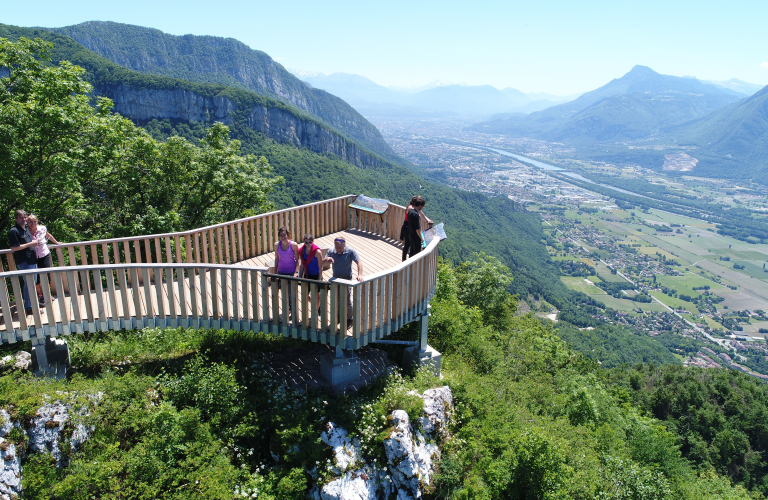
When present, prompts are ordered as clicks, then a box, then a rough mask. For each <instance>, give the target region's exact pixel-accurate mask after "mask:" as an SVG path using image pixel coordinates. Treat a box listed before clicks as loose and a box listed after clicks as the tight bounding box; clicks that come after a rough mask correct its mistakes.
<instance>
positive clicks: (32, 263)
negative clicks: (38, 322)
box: [8, 210, 38, 314]
mask: <svg viewBox="0 0 768 500" xmlns="http://www.w3.org/2000/svg"><path fill="white" fill-rule="evenodd" d="M14 217H15V218H16V225H15V226H13V227H12V228H11V230H10V231H8V243H9V245H10V247H11V250H13V260H14V261H15V262H16V268H17V269H21V270H26V269H37V255H36V254H35V245H37V244H38V241H37V240H36V239H35V238H34V236H32V233H31V232H30V231H29V227H27V212H25V211H24V210H16V212H15V213H14ZM28 278H29V276H24V287H23V288H22V289H21V295H22V296H23V297H24V312H26V313H27V314H32V302H30V301H29V291H28V290H27V279H28ZM32 280H33V281H32V282H33V283H34V282H35V281H37V275H36V274H33V275H32ZM19 314H21V313H19Z"/></svg>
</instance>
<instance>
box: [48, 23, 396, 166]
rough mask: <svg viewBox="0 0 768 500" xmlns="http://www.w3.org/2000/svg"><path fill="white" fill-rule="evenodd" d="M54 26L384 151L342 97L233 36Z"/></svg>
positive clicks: (122, 60) (141, 66) (92, 45)
mask: <svg viewBox="0 0 768 500" xmlns="http://www.w3.org/2000/svg"><path fill="white" fill-rule="evenodd" d="M51 31H54V32H56V33H60V34H63V35H67V36H69V37H71V38H73V39H74V40H76V41H77V42H79V43H81V44H82V45H84V46H85V47H86V48H88V49H89V50H92V51H93V52H95V53H97V54H99V55H100V56H102V57H104V58H105V59H108V60H110V61H112V62H113V63H116V64H119V65H121V66H123V67H125V68H130V69H132V70H134V71H139V72H141V73H149V74H154V75H160V76H168V77H173V78H181V79H184V80H189V81H193V82H198V83H217V84H221V85H226V86H229V87H237V88H241V89H247V90H250V91H253V92H256V93H258V94H261V95H265V96H269V97H271V98H274V99H278V100H280V101H283V102H285V103H288V104H290V105H292V106H295V107H297V108H299V109H301V110H303V111H305V112H307V113H310V114H312V115H314V116H316V117H318V118H319V119H320V120H322V121H323V122H325V123H327V124H329V125H331V126H332V127H334V128H336V129H338V130H341V131H342V132H343V133H344V134H346V135H347V136H349V137H351V138H352V139H354V140H356V141H359V142H362V143H364V144H367V145H369V147H371V148H372V149H373V151H375V152H377V153H379V154H382V155H384V156H388V155H392V154H393V153H392V150H391V149H390V148H389V146H388V145H387V143H386V141H384V138H383V137H382V136H381V133H380V132H379V131H378V130H377V129H376V127H374V126H373V125H372V124H371V123H370V122H368V120H366V119H365V118H364V117H363V116H362V115H360V113H358V112H357V111H355V109H354V108H352V107H351V106H350V105H349V104H347V103H346V102H344V101H343V100H342V99H340V98H338V97H336V96H334V95H331V94H329V93H328V92H325V91H324V90H320V89H315V88H313V87H312V86H310V85H308V84H306V83H304V82H302V81H301V80H299V79H298V78H296V77H295V76H294V75H292V74H291V73H290V72H288V71H287V70H286V69H285V68H284V67H283V66H282V65H280V64H279V63H277V62H275V61H274V59H272V58H271V57H270V56H269V55H268V54H266V53H264V52H261V51H258V50H253V49H251V48H250V47H248V46H247V45H245V44H244V43H242V42H239V41H238V40H234V39H232V38H220V37H214V36H194V35H184V36H174V35H169V34H167V33H163V32H162V31H159V30H156V29H152V28H144V27H141V26H131V25H127V24H119V23H113V22H101V21H91V22H86V23H82V24H78V25H75V26H67V27H64V28H52V29H51Z"/></svg>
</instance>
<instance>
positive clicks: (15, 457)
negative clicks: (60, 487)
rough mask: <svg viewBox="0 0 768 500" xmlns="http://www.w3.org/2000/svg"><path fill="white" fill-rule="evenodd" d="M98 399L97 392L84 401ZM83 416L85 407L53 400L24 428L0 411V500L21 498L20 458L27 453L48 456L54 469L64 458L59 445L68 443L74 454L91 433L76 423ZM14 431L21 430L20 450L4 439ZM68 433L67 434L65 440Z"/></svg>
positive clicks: (82, 425) (39, 409) (6, 413)
mask: <svg viewBox="0 0 768 500" xmlns="http://www.w3.org/2000/svg"><path fill="white" fill-rule="evenodd" d="M71 396H76V394H71ZM101 396H102V395H101V393H97V394H92V395H89V396H88V397H87V399H88V401H89V402H98V400H99V399H101ZM87 413H88V405H75V404H73V403H69V402H61V401H58V400H57V401H54V402H53V403H46V404H44V405H43V406H41V407H40V408H38V410H37V411H36V412H35V415H34V417H32V419H31V421H30V423H29V428H27V429H24V428H23V427H22V425H21V423H20V422H19V421H18V420H13V419H12V418H11V415H10V414H9V413H8V411H6V410H4V409H0V500H12V499H15V498H17V497H19V496H21V493H22V486H21V477H22V465H21V458H22V455H26V454H27V453H29V452H31V453H46V454H50V455H51V456H52V457H53V458H54V459H56V465H57V466H58V467H64V466H65V465H66V461H67V458H66V457H65V456H64V454H63V453H62V451H61V448H62V444H63V443H66V442H68V443H69V448H70V450H71V451H77V450H78V449H79V448H80V447H81V446H82V445H83V443H84V442H85V441H86V440H87V439H88V437H89V436H90V435H91V433H92V432H93V430H94V427H93V426H88V425H85V424H83V423H82V422H80V420H81V419H82V417H85V416H87ZM69 427H71V429H69ZM14 428H17V429H21V431H22V432H23V433H24V436H25V438H26V439H25V442H26V445H25V447H22V448H21V449H20V448H19V447H18V446H17V445H16V444H15V443H14V442H12V441H10V440H9V439H8V434H9V433H10V432H11V431H12V430H13V429H14ZM69 430H71V434H70V435H69V437H67V434H69Z"/></svg>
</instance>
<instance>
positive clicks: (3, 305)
mask: <svg viewBox="0 0 768 500" xmlns="http://www.w3.org/2000/svg"><path fill="white" fill-rule="evenodd" d="M11 279H13V278H11ZM0 309H2V311H3V326H4V327H5V334H3V337H2V339H0V341H2V340H5V341H6V342H11V343H13V342H16V332H15V331H14V328H13V316H11V300H10V297H9V296H8V282H7V281H6V279H5V278H3V279H2V283H1V284H0Z"/></svg>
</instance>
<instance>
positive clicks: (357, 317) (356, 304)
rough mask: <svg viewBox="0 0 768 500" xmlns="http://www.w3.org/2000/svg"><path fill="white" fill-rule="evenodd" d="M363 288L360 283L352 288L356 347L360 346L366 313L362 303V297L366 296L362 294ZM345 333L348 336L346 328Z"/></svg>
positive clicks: (353, 334) (353, 326)
mask: <svg viewBox="0 0 768 500" xmlns="http://www.w3.org/2000/svg"><path fill="white" fill-rule="evenodd" d="M361 288H362V285H358V286H356V287H354V288H352V337H353V338H354V348H355V349H357V348H358V347H360V323H361V320H362V318H363V314H364V312H363V304H362V299H363V298H364V295H362V296H361ZM345 299H346V297H345ZM345 302H346V301H345ZM366 311H367V309H366ZM344 333H345V335H344V336H346V330H344ZM342 338H343V337H342ZM345 347H346V346H345Z"/></svg>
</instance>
